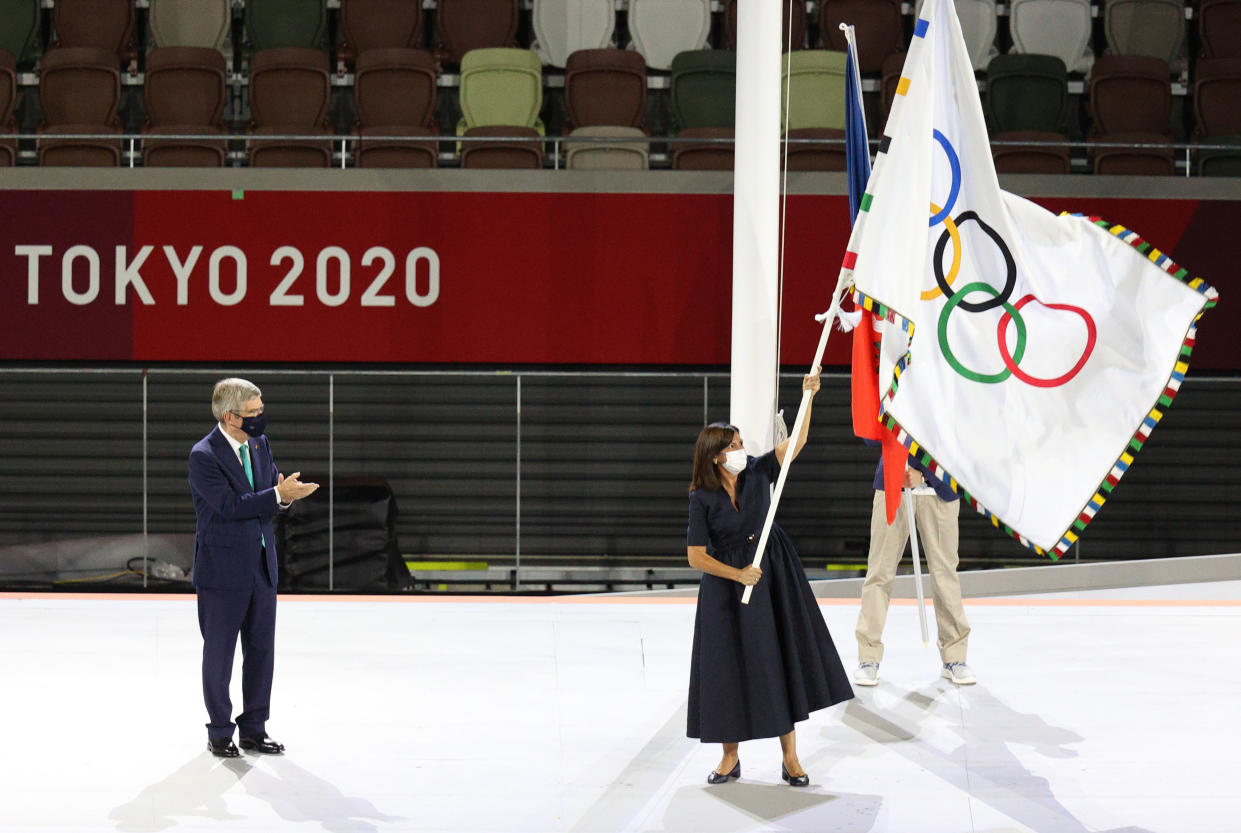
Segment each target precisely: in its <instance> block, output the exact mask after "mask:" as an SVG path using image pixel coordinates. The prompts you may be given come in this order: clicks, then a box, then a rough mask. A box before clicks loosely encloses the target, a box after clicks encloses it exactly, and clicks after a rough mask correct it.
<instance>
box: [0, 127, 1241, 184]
mask: <svg viewBox="0 0 1241 833" xmlns="http://www.w3.org/2000/svg"><path fill="white" fill-rule="evenodd" d="M7 138H8V140H9V141H13V140H17V141H19V142H23V141H24V142H27V143H34V144H36V145H37V144H38V143H39V142H41V141H53V142H72V141H74V140H78V141H89V142H105V141H106V142H119V143H122V145H121V147H122V154H123V158H124V160H125V162H126V165H125V166H126V167H130V168H133V167H138V165H139V163H140V162H141V161H142V158H143V146H144V143H146V142H151V143H152V144H155V143H168V142H186V143H191V144H192V143H201V144H214V145H216V146H219V145H220V144H224V145H225V146H226V148H227V149H228V154H229V159H230V160H232V162H233V163H234V165H237V164H239V163H240V162H241V161H243V160H245V159H246V158H247V155H246V151H247V149H248V148H255V147H264V146H267V147H271V146H273V145H279V144H282V143H284V144H298V145H303V146H305V145H315V146H319V147H323V146H325V145H327V146H329V147H330V150H331V156H332V161H333V167H339V168H342V169H344V168H347V167H349V166H350V164H351V163H352V162H354V161H355V160H356V159H357V154H358V151H359V150H360V149H361V148H362V147H363V146H365V145H367V144H370V145H376V146H386V147H392V146H394V145H395V146H400V145H408V146H410V147H417V146H421V147H427V146H430V145H434V146H435V154H436V157H437V161H438V162H439V163H440V164H441V165H446V166H449V167H451V166H453V165H459V164H460V163H461V157H462V150H463V149H464V147H465V146H469V145H475V144H477V145H498V144H499V145H510V146H512V145H515V146H520V147H525V146H534V147H536V148H537V149H538V150H539V151H540V153H541V154H542V156H543V159H544V162H543V165H544V167H545V168H550V169H552V170H561V169H563V168H565V167H567V165H566V160H567V158H568V152H569V151H570V150H572V149H574V148H590V149H594V148H609V147H628V146H633V147H637V148H640V149H642V150H643V151H645V152H646V153H647V154H648V155H649V159H650V161H651V162H655V163H659V162H666V161H667V159H668V151H673V152H674V151H675V150H676V148H678V147H701V146H712V145H719V146H724V147H732V146H733V144H734V141H735V140H734V139H733V138H732V137H730V136H690V137H686V136H633V135H591V136H573V135H568V136H530V135H509V136H503V135H501V136H468V135H462V136H442V135H401V134H394V135H385V136H361V135H358V134H332V133H283V134H263V135H253V134H246V133H119V132H116V133H111V132H100V133H59V132H56V131H55V130H48V131H47V132H43V133H17V134H10V135H9V136H8V137H7ZM783 141H785V142H787V143H788V145H789V146H790V147H791V148H793V147H797V148H807V149H811V148H824V149H832V150H839V151H843V150H844V143H845V140H844V139H843V138H837V137H824V138H819V137H800V136H799V137H793V138H788V139H785V140H783ZM990 144H991V147H992V148H999V149H1003V148H1015V149H1022V150H1032V151H1039V150H1046V151H1050V152H1053V153H1060V152H1062V151H1068V153H1069V154H1070V157H1071V160H1072V161H1073V162H1074V163H1076V164H1079V165H1082V166H1085V165H1086V164H1087V160H1088V158H1089V157H1090V155H1092V154H1093V153H1094V152H1096V151H1100V150H1135V151H1161V152H1170V153H1171V154H1172V156H1173V159H1174V161H1175V164H1176V166H1177V168H1178V169H1183V171H1184V175H1185V176H1186V177H1190V176H1193V175H1194V171H1193V168H1194V165H1193V161H1194V156H1195V154H1197V153H1199V152H1202V151H1206V152H1221V153H1229V154H1230V155H1236V156H1238V157H1241V144H1238V143H1227V142H1219V141H1210V140H1205V141H1201V142H1194V143H1185V142H1117V141H1095V140H1091V141H1069V140H1067V139H1066V140H1064V141H1031V140H1015V141H1014V140H993V141H992V142H991V143H990ZM870 146H871V152H872V157H873V155H874V154H875V152H877V150H878V146H879V142H878V140H873V141H871V143H870ZM661 147H662V148H666V149H667V150H666V151H664V152H663V153H661V152H659V151H655V150H654V149H655V148H661ZM22 158H25V159H30V158H37V154H36V153H35V152H34V151H30V150H28V151H26V152H25V153H24V154H23V156H22Z"/></svg>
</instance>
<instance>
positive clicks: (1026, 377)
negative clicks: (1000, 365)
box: [996, 295, 1098, 388]
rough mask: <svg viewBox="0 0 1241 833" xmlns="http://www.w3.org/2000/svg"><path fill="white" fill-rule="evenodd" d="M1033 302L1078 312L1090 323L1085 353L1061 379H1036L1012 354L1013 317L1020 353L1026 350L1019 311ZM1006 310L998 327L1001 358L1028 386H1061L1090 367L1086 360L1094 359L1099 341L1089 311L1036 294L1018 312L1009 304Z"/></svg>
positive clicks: (1083, 352) (1016, 308)
mask: <svg viewBox="0 0 1241 833" xmlns="http://www.w3.org/2000/svg"><path fill="white" fill-rule="evenodd" d="M1031 301H1038V303H1039V304H1040V305H1042V306H1044V307H1047V308H1048V309H1062V310H1067V311H1068V312H1073V313H1076V314H1078V315H1080V316H1081V317H1082V321H1084V322H1086V347H1085V349H1083V350H1082V356H1081V358H1080V359H1078V360H1077V364H1075V365H1073V367H1072V368H1070V369H1069V372H1068V373H1065V374H1064V375H1063V376H1057V377H1055V378H1054V379H1039V378H1036V377H1034V376H1031V375H1030V374H1028V373H1026V372H1025V371H1024V370H1022V369H1021V368H1020V367H1018V366H1017V365H1018V363H1019V362H1020V361H1021V357H1020V356H1018V357H1016V358H1013V357H1012V356H1010V355H1009V354H1008V339H1007V338H1006V336H1007V333H1008V321H1009V319H1010V318H1011V319H1012V320H1013V321H1016V322H1017V349H1018V350H1019V351H1020V350H1022V349H1024V347H1025V342H1024V336H1025V324H1024V323H1023V322H1022V320H1021V317H1020V315H1019V314H1018V312H1019V311H1020V310H1021V308H1022V307H1024V306H1025V305H1026V304H1028V303H1030V302H1031ZM1004 309H1005V310H1006V311H1005V313H1004V316H1003V317H1002V318H1001V319H1000V323H999V326H998V327H997V328H996V337H997V340H998V341H999V344H1000V355H1001V356H1002V357H1003V358H1004V366H1005V367H1007V368H1008V369H1009V370H1011V371H1012V373H1013V375H1014V376H1016V377H1017V378H1018V379H1020V380H1021V381H1023V382H1025V383H1026V384H1027V385H1033V386H1034V387H1036V388H1054V387H1059V386H1060V385H1063V384H1064V383H1065V382H1067V381H1069V380H1070V379H1072V378H1073V377H1074V376H1076V375H1077V373H1078V371H1080V370H1081V369H1082V368H1083V367H1084V366H1085V365H1086V360H1087V359H1089V358H1090V354H1091V353H1093V352H1094V345H1095V338H1096V336H1097V335H1098V333H1097V331H1096V329H1095V323H1094V319H1093V318H1092V317H1091V316H1090V313H1088V312H1086V310H1084V309H1082V308H1081V307H1075V306H1073V305H1071V304H1044V303H1043V302H1042V301H1039V300H1038V298H1035V297H1034V296H1033V295H1026V296H1025V297H1024V298H1022V299H1021V300H1020V301H1018V302H1017V304H1016V307H1015V309H1014V308H1013V307H1010V306H1008V304H1005V305H1004Z"/></svg>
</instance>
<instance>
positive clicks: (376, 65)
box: [353, 47, 437, 127]
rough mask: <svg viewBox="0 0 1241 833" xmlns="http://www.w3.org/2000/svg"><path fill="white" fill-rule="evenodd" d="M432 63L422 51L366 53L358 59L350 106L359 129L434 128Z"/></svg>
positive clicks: (397, 49)
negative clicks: (351, 104)
mask: <svg viewBox="0 0 1241 833" xmlns="http://www.w3.org/2000/svg"><path fill="white" fill-rule="evenodd" d="M436 75H437V73H436V68H435V59H434V58H433V57H432V56H431V53H430V52H427V51H426V50H424V49H409V48H405V47H387V48H382V49H368V50H366V51H365V52H363V53H361V54H360V55H359V56H358V60H357V69H356V71H355V74H354V87H353V95H354V103H355V109H356V110H357V114H358V124H359V125H360V126H362V127H382V126H397V125H409V126H420V127H432V126H433V125H434V124H435V79H436Z"/></svg>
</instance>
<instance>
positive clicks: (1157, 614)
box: [0, 583, 1241, 833]
mask: <svg viewBox="0 0 1241 833" xmlns="http://www.w3.org/2000/svg"><path fill="white" fill-rule="evenodd" d="M1217 589H1218V594H1217V595H1215V596H1214V597H1212V595H1211V593H1210V592H1209V589H1208V590H1201V592H1199V593H1197V594H1195V595H1193V596H1192V597H1189V598H1187V597H1186V594H1184V593H1180V594H1169V595H1170V597H1171V598H1169V599H1163V600H1160V599H1158V598H1156V596H1157V594H1158V592H1159V591H1158V588H1147V590H1149V591H1151V593H1150V596H1149V597H1147V598H1134V597H1135V595H1137V594H1136V591H1133V590H1128V591H1126V590H1121V591H1116V592H1115V593H1114V594H1108V593H1106V592H1102V591H1092V592H1091V593H1090V594H1083V595H1082V596H1080V597H1072V596H1067V597H1066V596H1065V595H1064V594H1057V595H1056V596H1054V597H1052V596H1049V597H1047V598H1043V599H1038V598H1032V599H1029V600H1014V599H1007V600H1002V601H994V602H992V601H987V600H975V601H971V602H968V603H967V611H968V613H969V616H970V619H971V624H972V625H973V633H972V635H971V643H970V664H971V665H972V666H973V668H974V669H975V671H976V672H977V673H978V675H979V680H980V682H979V684H978V685H976V686H967V687H962V688H957V687H955V686H953V685H952V684H950V683H949V682H947V681H945V680H942V679H940V678H939V676H938V671H939V663H938V658H937V656H936V652H935V650H934V648H931V649H930V650H926V649H924V648H923V647H922V645H921V641H920V640H919V639H918V638H917V636H916V634H917V616H916V610H915V609H914V608H913V607H912V606H911V605H908V604H894V605H893V607H892V610H891V613H890V616H889V620H888V628H887V633H886V635H885V636H886V639H887V646H886V653H885V656H884V661H883V664H882V666H881V670H882V679H881V681H880V684H879V685H878V686H877V687H875V688H873V689H858V690H857V697H856V698H855V699H854V700H852V701H850V702H849V703H847V704H845V705H843V706H838V707H836V708H834V709H828V710H825V711H822V712H818V713H816V714H814V715H812V716H811V718H810V720H808V721H806V722H805V723H802V724H799V726H798V727H797V728H798V748H799V752H800V756H801V760H802V763H803V764H804V766H805V767H806V770H807V771H808V772H809V773H810V775H811V785H810V786H809V787H808V788H805V789H793V788H790V787H788V786H786V785H785V784H784V783H783V782H782V781H781V780H780V752H779V744H778V742H777V741H776V740H775V739H770V740H763V741H750V742H747V743H744V744H742V746H741V767H742V776H743V777H742V778H741V779H740V780H739V781H734V782H731V783H728V784H724V785H718V786H709V785H707V784H706V783H705V778H706V774H707V773H708V771H710V770H711V769H712V768H713V767H714V766H715V764H716V763H717V762H718V760H719V747H718V746H714V745H704V744H699V743H697V742H695V741H691V740H689V739H687V738H686V737H685V685H686V680H687V676H688V667H689V651H690V635H691V631H692V627H693V617H694V606H693V603H692V600H691V601H690V602H689V603H681V602H677V601H675V600H674V601H667V600H663V601H658V602H655V601H649V600H648V601H643V600H640V599H633V600H626V601H624V602H623V603H604V602H598V601H591V600H582V599H579V600H564V599H562V600H548V601H529V600H524V601H516V600H515V601H511V602H495V601H491V602H476V601H462V600H456V601H454V600H442V601H441V600H434V601H402V602H384V601H348V602H347V601H339V600H322V599H317V600H308V599H300V600H285V601H282V602H281V607H280V622H279V625H278V628H279V631H278V634H277V652H278V653H277V664H276V687H275V690H274V692H273V705H272V721H271V723H270V724H269V727H268V728H269V731H270V732H271V734H272V735H273V737H275V738H276V739H277V740H280V741H282V742H284V743H285V744H286V745H287V746H288V748H289V752H288V754H286V755H285V756H283V757H271V756H256V755H248V754H247V755H245V756H244V757H242V758H240V759H237V760H232V761H220V760H218V759H216V758H214V757H212V756H211V755H210V754H209V753H208V752H207V751H206V749H205V742H206V738H205V729H204V727H203V723H204V722H205V720H206V717H205V714H204V713H203V708H202V702H201V692H200V690H199V681H198V659H199V651H200V649H201V642H200V639H199V636H198V632H197V621H196V617H195V614H194V602H193V601H192V599H188V598H186V599H169V598H164V599H144V600H123V599H118V600H98V599H90V598H87V597H74V598H27V599H20V598H12V597H9V598H0V668H4V669H5V679H4V685H3V687H0V706H2V707H3V709H4V713H6V714H8V715H16V716H18V719H16V720H15V721H13V724H12V726H10V727H9V728H8V729H7V730H6V745H7V746H8V748H10V749H13V750H20V754H17V755H10V756H7V757H5V758H3V759H0V796H2V799H0V830H2V831H6V833H7V831H22V833H36V831H37V833H49V832H50V831H73V833H93V831H119V832H120V833H153V832H155V831H176V833H182V831H185V832H186V833H190V832H196V831H221V830H228V831H229V833H236V832H237V831H264V833H278V832H279V831H284V830H312V831H313V830H320V831H329V833H371V832H372V831H374V832H375V833H379V832H380V831H437V832H440V833H477V832H478V831H502V832H503V833H527V832H537V833H542V831H548V833H551V832H552V831H555V832H556V833H560V831H565V832H566V833H623V832H624V831H670V832H671V833H700V832H701V833H708V831H712V832H714V831H718V832H719V833H748V832H749V831H805V833H828V831H830V832H831V833H871V832H872V831H873V833H937V831H943V833H975V832H976V833H1024V831H1036V832H1037V833H1236V831H1237V830H1238V829H1241V828H1238V825H1237V819H1238V818H1241V794H1239V793H1241V791H1238V790H1237V788H1236V785H1237V783H1239V782H1241V763H1239V760H1241V759H1239V758H1238V755H1237V753H1236V750H1237V749H1239V748H1241V728H1239V724H1238V721H1237V720H1236V707H1237V705H1238V703H1241V664H1239V663H1238V661H1237V659H1236V657H1237V653H1236V645H1238V644H1241V605H1238V604H1237V596H1238V595H1241V592H1238V591H1239V590H1241V584H1238V583H1221V584H1220V585H1219V586H1218V588H1217ZM822 610H823V613H824V617H825V619H826V620H827V623H828V627H829V629H830V631H831V632H832V634H833V635H834V637H835V639H836V642H837V645H838V646H839V648H840V651H841V654H842V656H844V657H846V659H847V661H849V662H852V660H853V657H854V656H855V654H854V645H853V641H852V633H853V624H854V620H855V618H856V615H857V608H856V604H855V603H851V602H837V601H827V602H825V603H824V604H823V606H822ZM238 667H240V663H239V664H238ZM234 688H235V695H234V696H235V698H236V697H237V696H238V694H239V691H236V690H237V689H239V686H235V687H234ZM235 705H238V704H237V702H236V700H235Z"/></svg>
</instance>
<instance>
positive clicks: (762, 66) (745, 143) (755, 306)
mask: <svg viewBox="0 0 1241 833" xmlns="http://www.w3.org/2000/svg"><path fill="white" fill-rule="evenodd" d="M782 5H783V2H782V0H775V1H774V2H773V0H739V2H738V3H737V119H736V130H737V144H736V170H735V173H734V184H733V309H732V313H733V315H732V374H731V376H732V388H731V396H730V401H729V413H730V416H729V419H730V421H731V422H732V423H733V424H734V425H736V426H737V427H738V428H740V429H741V436H742V439H743V440H744V441H745V446H746V450H747V451H749V453H751V454H760V453H762V452H765V451H768V450H770V449H771V448H772V447H773V446H774V445H775V430H774V425H775V412H776V390H777V376H778V372H779V357H778V356H777V349H778V347H777V340H778V331H779V320H778V315H779V313H778V308H779V271H780V268H779V256H778V247H779V234H780V51H781V37H780V28H781V6H782Z"/></svg>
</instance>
